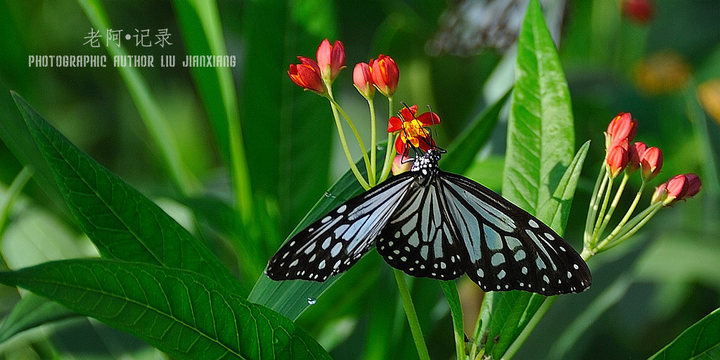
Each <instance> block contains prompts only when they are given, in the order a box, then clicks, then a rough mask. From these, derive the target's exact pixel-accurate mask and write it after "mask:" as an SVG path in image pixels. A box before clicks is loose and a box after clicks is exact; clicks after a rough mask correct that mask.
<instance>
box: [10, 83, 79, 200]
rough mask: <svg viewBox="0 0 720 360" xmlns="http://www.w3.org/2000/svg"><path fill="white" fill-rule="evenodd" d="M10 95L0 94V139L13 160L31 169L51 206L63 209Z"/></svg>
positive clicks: (56, 190)
mask: <svg viewBox="0 0 720 360" xmlns="http://www.w3.org/2000/svg"><path fill="white" fill-rule="evenodd" d="M0 89H2V90H6V88H5V86H4V84H2V83H0ZM11 93H12V92H11V91H10V90H9V89H7V93H6V92H4V91H3V92H2V93H0V137H1V138H2V140H3V143H5V146H7V148H8V149H9V150H10V151H11V152H12V154H13V155H14V156H15V158H17V159H18V160H19V161H20V162H21V163H23V164H24V165H26V166H29V167H31V168H32V171H33V180H34V181H35V182H37V183H38V184H39V186H40V187H41V188H42V190H43V191H44V192H45V194H47V195H48V196H49V197H50V199H51V200H52V201H53V205H56V206H60V207H63V206H65V205H64V203H63V202H62V200H61V197H60V191H59V190H58V188H57V185H56V184H55V178H54V177H53V174H52V171H51V170H50V167H49V166H48V165H47V163H46V162H45V159H44V158H43V157H42V155H41V154H40V151H38V148H37V145H35V141H33V138H32V136H31V135H30V133H29V132H28V129H27V125H25V122H24V121H23V118H22V116H20V114H18V113H17V112H15V110H14V108H15V106H14V105H15V104H14V103H13V100H12V95H11ZM58 204H60V205H58ZM63 210H65V208H63Z"/></svg>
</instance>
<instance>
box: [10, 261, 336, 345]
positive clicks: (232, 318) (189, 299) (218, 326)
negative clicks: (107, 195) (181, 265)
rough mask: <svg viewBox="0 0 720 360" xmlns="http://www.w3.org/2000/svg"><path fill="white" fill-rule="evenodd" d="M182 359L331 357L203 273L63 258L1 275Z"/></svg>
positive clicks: (277, 317) (287, 323) (285, 323)
mask: <svg viewBox="0 0 720 360" xmlns="http://www.w3.org/2000/svg"><path fill="white" fill-rule="evenodd" d="M0 282H2V283H4V284H6V285H14V286H21V287H24V288H26V289H28V290H30V291H33V292H35V293H37V294H39V295H42V296H45V297H48V298H52V299H54V300H56V301H57V302H59V303H61V304H63V305H65V306H67V307H68V308H70V309H72V310H74V311H77V312H78V313H80V314H83V315H87V316H91V317H94V318H96V319H98V320H100V321H102V322H104V323H106V324H108V325H110V326H112V327H115V328H117V329H120V330H123V331H126V332H128V333H131V334H133V335H135V336H137V337H139V338H140V339H142V340H144V341H146V342H148V343H149V344H151V345H153V346H155V347H157V348H158V349H160V350H162V351H165V352H167V353H168V354H170V355H171V356H173V357H176V358H181V359H200V358H203V359H221V358H222V359H233V358H234V359H260V358H263V359H265V358H269V359H276V358H279V359H293V358H300V359H329V358H330V357H329V355H327V353H326V352H325V351H324V350H323V349H322V347H320V346H319V345H318V344H317V343H316V342H315V341H314V340H313V339H312V338H310V337H309V336H308V335H307V334H305V333H304V332H303V331H302V330H300V329H298V328H297V327H295V325H294V324H293V323H292V322H291V321H289V320H287V319H285V318H283V317H282V316H280V315H278V314H277V313H275V312H273V311H271V310H269V309H266V308H264V307H262V306H258V305H254V304H251V303H249V302H247V301H246V300H245V299H243V298H242V297H240V296H239V295H237V294H235V293H234V292H233V291H232V289H231V288H228V287H227V286H224V285H223V284H221V283H219V282H217V281H215V280H214V279H211V278H208V277H206V276H203V275H200V274H197V273H194V272H190V271H185V270H180V269H168V268H163V267H159V266H155V265H149V264H142V263H128V262H120V261H115V260H63V261H58V262H50V263H44V264H41V265H38V266H34V267H31V268H25V269H22V270H18V271H14V272H3V273H0Z"/></svg>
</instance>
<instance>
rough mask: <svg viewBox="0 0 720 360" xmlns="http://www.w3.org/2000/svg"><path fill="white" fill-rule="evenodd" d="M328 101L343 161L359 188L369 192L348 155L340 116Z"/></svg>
mask: <svg viewBox="0 0 720 360" xmlns="http://www.w3.org/2000/svg"><path fill="white" fill-rule="evenodd" d="M328 100H330V107H331V108H332V113H333V118H335V127H336V128H337V132H338V137H340V144H342V148H343V152H344V153H345V159H347V162H348V164H350V170H352V172H353V175H355V178H356V179H357V181H358V182H359V183H360V186H362V187H363V189H365V190H369V189H370V185H369V184H368V182H367V181H366V180H365V178H363V176H362V174H360V170H358V168H357V166H355V162H354V161H353V158H352V155H350V148H349V147H348V145H347V140H346V139H345V132H344V131H343V128H342V123H341V122H340V116H339V115H338V112H337V109H336V108H335V102H333V100H332V99H330V98H328Z"/></svg>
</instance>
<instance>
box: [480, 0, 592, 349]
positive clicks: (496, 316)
mask: <svg viewBox="0 0 720 360" xmlns="http://www.w3.org/2000/svg"><path fill="white" fill-rule="evenodd" d="M515 74H516V75H515V76H516V82H515V89H514V91H513V102H512V107H511V110H510V119H509V123H508V146H507V157H506V161H505V170H504V181H503V195H504V196H505V197H506V198H508V199H509V200H510V201H512V202H514V203H515V204H517V205H519V206H520V207H522V208H524V209H525V210H527V211H528V212H530V213H531V214H536V215H537V216H538V218H539V219H540V220H542V221H543V222H545V223H547V224H549V225H550V226H552V227H553V229H554V230H556V231H557V232H558V233H559V234H562V233H563V230H564V229H562V228H560V226H562V225H564V224H565V223H566V221H567V215H568V214H569V206H570V203H571V199H572V195H573V193H574V189H575V185H576V183H577V177H578V176H579V172H580V171H579V170H580V168H581V164H582V160H583V159H584V157H585V154H586V153H587V146H588V145H587V144H586V145H585V146H584V147H583V149H581V150H580V152H579V153H578V155H577V156H576V161H575V165H574V166H572V167H571V159H572V154H573V149H574V145H573V143H574V131H573V118H572V110H571V107H570V95H569V92H568V88H567V82H566V80H565V76H564V74H563V71H562V68H561V66H560V60H559V58H558V55H557V51H556V49H555V45H554V44H553V41H552V38H551V36H550V33H549V32H548V30H547V27H546V25H545V19H544V18H543V13H542V9H541V8H540V4H539V3H538V1H537V0H531V1H530V3H529V4H528V10H527V13H526V15H525V20H524V21H523V27H522V29H521V31H520V35H519V38H518V57H517V64H516V68H515ZM569 167H570V168H569ZM541 209H542V211H541ZM558 213H559V214H558ZM489 302H492V304H489ZM544 302H545V297H544V296H541V295H537V294H531V293H527V292H521V291H510V292H503V293H496V294H493V296H490V297H487V298H486V299H485V301H484V302H483V303H484V304H483V306H490V307H491V309H492V310H491V313H489V314H488V315H487V317H488V318H487V320H485V319H483V320H484V321H483V329H484V331H483V332H482V334H483V335H484V336H487V337H486V339H487V340H486V343H485V353H486V354H488V355H490V357H491V358H494V359H500V358H503V357H504V356H505V354H506V351H507V350H508V349H509V348H510V346H511V345H513V343H514V342H515V341H516V340H517V339H518V336H520V335H521V333H522V331H523V330H524V329H525V327H526V326H527V325H528V324H529V323H530V321H531V320H532V318H533V315H534V314H535V313H536V312H537V311H538V309H539V308H540V306H542V304H543V303H544ZM523 340H524V339H520V340H519V341H523ZM509 356H512V354H510V355H509Z"/></svg>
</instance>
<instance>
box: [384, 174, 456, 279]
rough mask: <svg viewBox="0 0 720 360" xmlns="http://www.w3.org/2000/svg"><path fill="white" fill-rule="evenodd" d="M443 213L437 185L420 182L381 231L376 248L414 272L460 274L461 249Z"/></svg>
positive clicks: (392, 262)
mask: <svg viewBox="0 0 720 360" xmlns="http://www.w3.org/2000/svg"><path fill="white" fill-rule="evenodd" d="M446 214H447V209H446V205H445V204H444V201H443V199H442V193H441V192H440V189H439V188H438V186H437V185H436V184H432V183H431V184H422V185H419V186H418V189H417V190H415V191H414V192H413V193H411V194H409V195H408V196H407V197H406V198H405V199H403V203H402V204H401V205H400V206H399V207H398V208H397V209H396V210H395V212H394V213H393V214H392V216H391V217H390V220H389V221H388V222H387V225H385V228H384V229H383V230H382V231H381V232H380V235H379V236H378V242H377V249H378V252H379V253H380V255H382V256H383V257H384V258H385V261H386V262H387V263H388V264H390V266H392V267H394V268H396V269H400V270H403V271H405V272H406V273H408V274H410V275H413V276H418V277H431V278H435V279H442V280H450V279H455V278H457V277H458V276H460V275H462V274H463V267H462V265H461V264H462V263H463V256H464V253H463V251H462V250H461V249H459V248H458V244H456V243H455V241H456V240H455V239H457V238H458V237H457V235H456V234H454V233H453V227H452V225H451V224H450V223H449V222H448V220H449V218H448V217H447V215H446Z"/></svg>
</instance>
